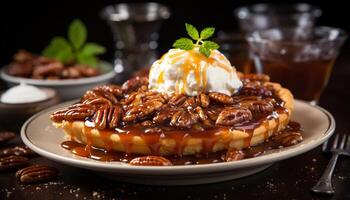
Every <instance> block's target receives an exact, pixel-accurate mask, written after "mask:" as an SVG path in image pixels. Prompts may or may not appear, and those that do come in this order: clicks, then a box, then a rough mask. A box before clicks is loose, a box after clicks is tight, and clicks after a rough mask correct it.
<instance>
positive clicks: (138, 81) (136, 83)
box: [121, 76, 148, 94]
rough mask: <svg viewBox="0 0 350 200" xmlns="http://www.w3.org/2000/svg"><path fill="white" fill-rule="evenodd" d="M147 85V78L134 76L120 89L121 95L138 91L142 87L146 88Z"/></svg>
mask: <svg viewBox="0 0 350 200" xmlns="http://www.w3.org/2000/svg"><path fill="white" fill-rule="evenodd" d="M147 85H148V78H147V77H140V76H136V77H135V78H132V79H129V80H128V81H126V82H125V83H124V84H123V85H122V87H121V89H122V91H123V93H125V94H127V93H130V92H133V91H136V90H138V89H139V88H141V87H142V86H147Z"/></svg>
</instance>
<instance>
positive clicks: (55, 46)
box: [42, 37, 74, 62]
mask: <svg viewBox="0 0 350 200" xmlns="http://www.w3.org/2000/svg"><path fill="white" fill-rule="evenodd" d="M42 55H43V56H46V57H49V58H56V59H58V60H60V61H62V62H65V61H68V60H70V59H72V58H73V57H74V56H73V52H72V48H71V46H70V44H69V42H68V41H67V40H66V39H64V38H63V37H54V38H53V39H52V40H51V42H50V44H49V45H48V46H47V47H45V49H44V50H43V52H42Z"/></svg>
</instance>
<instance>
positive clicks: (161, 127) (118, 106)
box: [51, 75, 290, 156]
mask: <svg viewBox="0 0 350 200" xmlns="http://www.w3.org/2000/svg"><path fill="white" fill-rule="evenodd" d="M242 81H243V83H244V86H243V88H242V89H241V90H240V91H239V93H238V94H235V95H233V96H227V95H224V94H215V93H209V94H203V96H204V97H206V98H208V99H210V103H208V102H207V103H205V102H202V101H203V100H198V99H199V97H186V96H184V98H185V99H184V100H182V101H181V102H180V103H179V105H178V103H174V102H172V100H171V98H173V97H164V96H163V95H162V94H159V93H157V92H149V91H148V90H147V88H144V86H145V84H147V79H145V80H144V78H138V77H137V78H136V79H133V80H131V81H129V82H127V83H126V84H124V85H123V86H122V87H118V86H115V85H111V86H102V87H97V88H95V89H92V90H90V91H88V92H87V93H86V94H85V95H84V97H83V98H82V100H81V101H80V103H78V104H75V105H72V106H70V107H68V108H65V109H62V110H59V111H56V112H55V113H53V114H52V116H51V119H52V120H53V121H54V122H62V121H65V122H68V124H71V123H73V122H74V121H76V120H80V121H85V125H84V127H83V129H84V130H83V132H84V134H85V137H86V145H87V147H88V149H91V148H92V143H93V141H92V130H93V129H98V131H99V136H100V138H101V140H102V141H103V148H104V149H106V150H111V147H112V144H111V140H110V138H111V136H113V134H117V135H118V136H119V139H120V143H121V144H122V146H123V151H124V152H126V153H127V154H130V152H132V151H131V148H132V146H131V145H132V144H133V142H132V140H133V138H134V137H135V136H138V137H140V138H142V139H143V141H144V142H145V144H146V145H147V146H148V148H149V149H150V153H151V155H159V154H160V153H159V148H160V144H159V143H160V140H161V139H171V140H172V141H176V144H175V147H174V152H175V154H177V155H179V156H181V155H182V154H183V150H184V147H185V146H186V144H187V141H189V139H193V138H200V139H202V141H203V142H202V143H201V145H202V146H201V148H202V150H201V152H203V153H208V152H211V151H213V147H214V145H215V144H216V143H217V142H218V141H219V140H220V142H222V143H224V145H226V147H227V146H228V144H229V142H230V141H229V140H228V141H227V142H226V143H225V141H222V139H223V138H225V134H229V132H230V131H231V130H240V131H242V132H244V133H247V134H248V135H249V136H248V137H246V138H245V139H244V145H243V148H246V147H249V146H250V144H251V140H252V137H253V134H254V130H255V129H256V128H257V127H260V126H264V127H265V130H266V132H265V133H264V140H266V139H268V138H269V136H270V135H269V134H271V130H270V129H269V120H271V119H273V120H274V122H275V123H276V125H275V126H274V127H275V129H274V130H272V132H277V131H278V130H279V128H280V123H281V122H280V117H279V116H280V115H283V114H285V115H287V116H289V115H290V113H289V110H288V109H286V107H285V102H284V101H283V100H281V99H280V98H279V97H278V96H277V95H276V94H275V93H274V91H273V88H268V87H265V86H264V85H263V83H264V82H266V81H268V77H267V78H266V77H264V76H261V75H245V76H243V77H242ZM137 95H140V96H141V100H140V99H138V97H137ZM142 98H144V99H146V100H142ZM206 98H204V99H206ZM130 99H131V100H130ZM135 101H136V103H135ZM150 103H151V104H150ZM156 106H157V109H155V107H156ZM169 107H170V108H171V109H177V110H176V112H174V113H169V115H170V118H171V117H172V118H174V116H176V115H178V113H179V112H180V114H179V115H180V116H181V117H182V118H181V117H179V118H175V119H176V120H175V122H173V120H170V119H168V120H165V121H164V120H163V121H162V122H158V121H157V120H155V118H156V117H157V115H159V114H160V113H161V112H162V111H163V110H164V109H167V108H169ZM199 107H200V108H201V109H202V110H203V112H204V113H206V115H207V118H206V119H196V121H195V122H194V123H184V121H185V122H186V119H187V118H186V117H188V116H192V114H191V113H192V112H194V110H195V108H199ZM171 109H170V110H171ZM225 109H230V110H233V111H232V112H234V114H235V115H234V116H226V118H227V120H229V121H228V122H227V123H226V122H225V121H223V122H220V119H221V118H220V116H221V114H222V113H223V110H225ZM235 110H238V111H237V112H235ZM117 111H118V112H117ZM165 111H166V112H165V114H167V112H168V110H165ZM243 111H244V112H243ZM135 112H136V113H135ZM169 112H170V111H169ZM230 112H231V111H230ZM230 112H228V114H230ZM212 115H214V118H215V117H216V118H215V119H212ZM224 117H225V116H224ZM172 118H171V119H172ZM188 120H191V119H188ZM287 120H289V119H287ZM111 122H113V123H111ZM269 132H270V133H269ZM68 134H69V133H68ZM71 137H72V138H74V135H71Z"/></svg>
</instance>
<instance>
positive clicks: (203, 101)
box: [196, 93, 210, 108]
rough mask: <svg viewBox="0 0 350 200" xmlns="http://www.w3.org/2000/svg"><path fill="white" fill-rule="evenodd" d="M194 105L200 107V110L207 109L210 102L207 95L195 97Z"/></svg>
mask: <svg viewBox="0 0 350 200" xmlns="http://www.w3.org/2000/svg"><path fill="white" fill-rule="evenodd" d="M196 103H197V104H198V105H199V106H201V107H202V108H207V107H208V106H209V103H210V100H209V97H208V95H206V94H203V93H201V94H199V95H197V97H196Z"/></svg>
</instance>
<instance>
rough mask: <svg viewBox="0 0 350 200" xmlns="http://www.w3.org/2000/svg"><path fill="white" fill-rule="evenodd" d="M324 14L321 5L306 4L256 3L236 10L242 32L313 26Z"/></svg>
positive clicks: (235, 13)
mask: <svg viewBox="0 0 350 200" xmlns="http://www.w3.org/2000/svg"><path fill="white" fill-rule="evenodd" d="M321 14H322V11H321V10H320V9H319V7H317V6H314V5H310V4H306V3H296V4H254V5H249V6H242V7H239V8H237V9H236V10H235V11H234V15H235V17H236V18H237V20H238V24H239V27H240V29H241V31H242V32H244V33H250V32H252V31H257V30H264V29H268V28H275V27H281V26H290V27H298V28H312V27H313V26H314V24H315V21H316V19H317V18H319V17H320V16H321Z"/></svg>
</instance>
